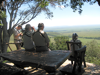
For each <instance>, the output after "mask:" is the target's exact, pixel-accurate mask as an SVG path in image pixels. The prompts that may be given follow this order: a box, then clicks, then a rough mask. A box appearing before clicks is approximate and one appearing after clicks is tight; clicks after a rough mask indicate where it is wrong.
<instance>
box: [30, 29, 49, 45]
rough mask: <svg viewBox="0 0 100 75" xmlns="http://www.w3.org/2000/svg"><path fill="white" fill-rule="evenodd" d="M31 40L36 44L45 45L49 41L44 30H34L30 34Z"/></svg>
mask: <svg viewBox="0 0 100 75" xmlns="http://www.w3.org/2000/svg"><path fill="white" fill-rule="evenodd" d="M32 39H33V41H34V42H35V45H36V46H46V45H47V43H49V41H50V40H49V38H48V35H47V34H46V32H44V31H41V32H38V31H37V32H35V33H33V36H32Z"/></svg>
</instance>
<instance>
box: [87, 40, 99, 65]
mask: <svg viewBox="0 0 100 75" xmlns="http://www.w3.org/2000/svg"><path fill="white" fill-rule="evenodd" d="M86 46H87V48H86V61H87V62H90V63H94V64H97V65H100V50H99V49H100V47H99V44H98V43H97V42H96V41H95V40H92V41H91V42H88V43H86Z"/></svg>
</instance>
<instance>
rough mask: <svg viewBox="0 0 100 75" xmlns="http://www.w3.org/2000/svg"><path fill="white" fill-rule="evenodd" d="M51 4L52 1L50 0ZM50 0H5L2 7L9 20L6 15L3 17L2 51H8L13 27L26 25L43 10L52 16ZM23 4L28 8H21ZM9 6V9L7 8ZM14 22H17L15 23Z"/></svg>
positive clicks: (0, 46)
mask: <svg viewBox="0 0 100 75" xmlns="http://www.w3.org/2000/svg"><path fill="white" fill-rule="evenodd" d="M50 2H51V4H53V3H52V1H50ZM48 4H49V2H48V1H45V0H7V1H4V2H3V4H2V6H1V8H3V10H1V11H2V12H3V13H5V14H7V12H8V14H9V15H8V14H7V16H8V17H9V20H8V21H9V22H8V21H7V19H6V17H1V18H0V19H1V20H2V22H3V31H2V32H3V37H2V38H1V39H2V40H3V41H1V42H0V44H2V45H0V48H1V51H2V53H4V52H7V45H6V43H9V39H10V36H11V35H12V32H13V29H14V28H15V27H16V26H17V25H24V24H26V23H28V22H30V21H31V20H32V19H34V18H35V17H36V16H37V15H39V14H40V13H41V12H42V11H43V12H45V13H46V15H47V17H48V18H51V17H52V12H50V10H49V8H48ZM22 6H27V9H23V10H22V9H20V8H21V7H22ZM6 8H7V9H6ZM13 23H15V24H14V25H13Z"/></svg>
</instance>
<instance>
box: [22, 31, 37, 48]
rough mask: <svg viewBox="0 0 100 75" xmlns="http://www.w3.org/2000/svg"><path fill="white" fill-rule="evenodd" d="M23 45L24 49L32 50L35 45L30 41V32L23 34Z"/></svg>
mask: <svg viewBox="0 0 100 75" xmlns="http://www.w3.org/2000/svg"><path fill="white" fill-rule="evenodd" d="M23 43H24V48H25V49H32V48H33V47H34V46H35V45H34V43H33V40H32V32H31V31H28V32H24V33H23Z"/></svg>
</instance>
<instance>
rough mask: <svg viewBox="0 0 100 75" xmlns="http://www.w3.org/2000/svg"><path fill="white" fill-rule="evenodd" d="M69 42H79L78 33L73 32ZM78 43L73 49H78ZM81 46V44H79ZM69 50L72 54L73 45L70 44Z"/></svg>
mask: <svg viewBox="0 0 100 75" xmlns="http://www.w3.org/2000/svg"><path fill="white" fill-rule="evenodd" d="M71 42H81V41H80V40H78V35H77V33H73V34H72V40H71ZM79 46H80V44H75V50H76V49H79ZM81 47H82V45H81ZM70 50H72V55H74V51H73V45H71V44H70Z"/></svg>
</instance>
